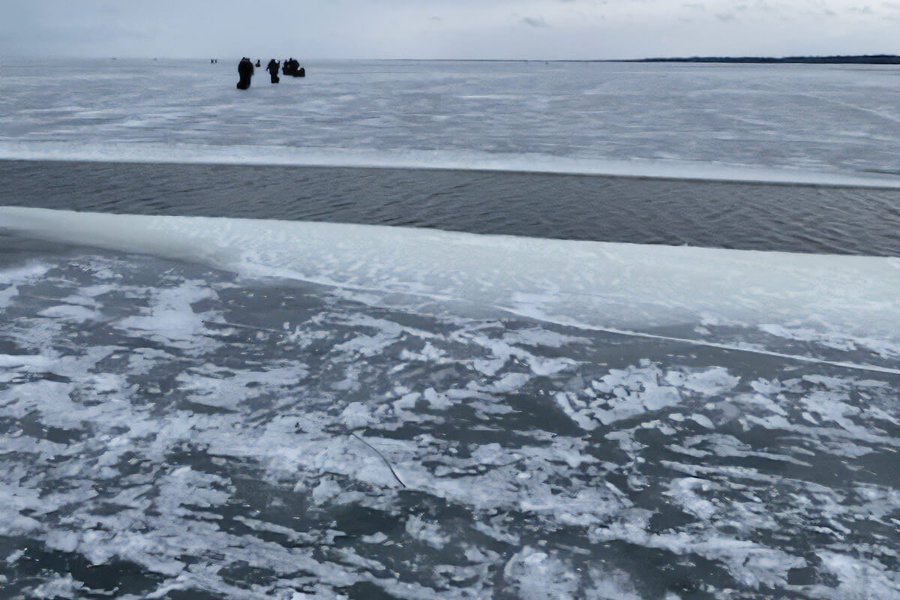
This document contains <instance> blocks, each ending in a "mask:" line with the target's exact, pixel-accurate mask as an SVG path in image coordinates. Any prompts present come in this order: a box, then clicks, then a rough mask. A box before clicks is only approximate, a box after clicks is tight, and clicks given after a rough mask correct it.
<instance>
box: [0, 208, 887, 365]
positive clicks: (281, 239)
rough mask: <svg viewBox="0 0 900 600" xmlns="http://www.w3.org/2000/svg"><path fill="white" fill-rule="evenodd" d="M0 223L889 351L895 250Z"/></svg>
mask: <svg viewBox="0 0 900 600" xmlns="http://www.w3.org/2000/svg"><path fill="white" fill-rule="evenodd" d="M0 227H2V228H3V229H5V230H7V231H11V232H17V233H20V234H25V235H28V236H34V237H37V238H42V239H47V240H53V241H62V242H68V243H74V244H81V245H90V246H93V247H99V248H105V249H108V250H116V251H121V252H135V253H148V254H155V255H157V256H162V257H167V258H174V259H180V260H192V261H199V262H202V263H205V264H208V265H212V266H216V267H218V268H223V269H227V270H230V271H233V272H236V273H239V274H241V275H244V276H249V277H271V278H276V279H277V278H285V279H293V280H301V281H306V282H311V283H316V284H322V285H328V286H336V287H339V288H341V289H343V290H345V291H347V292H348V293H355V294H358V295H359V297H360V298H369V299H374V300H376V301H377V302H378V303H382V304H385V305H392V306H427V305H433V306H435V307H438V308H439V307H440V306H442V305H453V306H455V307H456V308H457V309H460V308H462V309H464V310H465V311H467V312H468V313H473V314H477V313H478V312H479V311H490V312H493V313H496V312H498V311H500V312H506V313H509V314H515V315H518V316H524V317H529V318H534V319H539V320H544V321H549V322H554V323H558V324H564V325H571V326H575V327H587V328H593V329H615V330H620V331H623V332H626V333H627V332H634V333H643V334H646V335H660V336H663V337H665V336H666V334H665V332H664V331H663V330H662V328H666V327H671V326H677V325H691V326H694V325H697V326H699V325H701V324H715V325H718V326H723V325H735V326H740V327H759V328H761V330H763V331H765V332H767V333H770V334H774V335H779V336H780V337H785V338H793V337H795V336H793V334H792V333H791V332H792V331H794V330H801V331H804V332H805V334H804V335H805V337H806V338H810V339H814V338H819V339H834V340H838V341H840V342H841V343H842V344H844V345H846V344H847V338H848V336H849V337H851V338H852V340H853V342H852V344H851V346H852V345H853V344H856V345H862V346H865V347H869V348H871V349H873V351H875V352H876V353H878V354H881V355H882V356H885V357H891V356H893V357H896V356H897V355H898V352H900V350H898V348H900V318H898V316H900V260H897V259H896V258H884V257H859V256H830V255H810V254H791V253H780V252H754V251H737V250H722V249H707V248H691V247H668V246H650V245H634V244H613V243H603V242H579V241H560V240H546V239H533V238H517V237H509V236H484V235H473V234H465V233H451V232H443V231H426V230H421V229H405V228H392V227H380V226H365V225H345V224H331V223H307V222H286V221H267V220H252V219H214V218H202V217H169V216H161V217H153V216H136V215H112V214H99V213H75V212H69V211H53V210H45V209H31V208H18V207H2V208H0ZM436 309H437V308H436ZM696 337H697V338H698V339H699V338H700V337H701V336H696ZM838 345H839V344H838ZM746 349H748V350H750V349H751V348H750V346H749V345H748V346H747V348H746ZM759 350H762V351H765V349H764V348H759Z"/></svg>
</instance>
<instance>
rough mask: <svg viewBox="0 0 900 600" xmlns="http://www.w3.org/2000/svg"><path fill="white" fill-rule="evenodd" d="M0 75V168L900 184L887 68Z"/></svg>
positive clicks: (143, 70) (5, 67) (87, 66)
mask: <svg viewBox="0 0 900 600" xmlns="http://www.w3.org/2000/svg"><path fill="white" fill-rule="evenodd" d="M235 66H236V61H234V62H232V61H228V60H225V59H224V58H223V59H222V61H221V62H220V63H219V64H216V65H211V64H209V63H208V61H207V62H204V61H135V60H119V61H112V60H105V61H101V60H96V61H77V62H76V61H54V62H43V63H42V62H34V61H31V62H29V61H19V62H15V61H12V60H10V59H6V60H4V61H3V63H2V64H0V77H2V81H3V94H2V95H0V158H26V159H48V158H56V159H73V160H76V159H78V160H116V161H121V160H129V161H137V162H153V161H162V162H172V161H175V162H187V161H194V162H222V163H238V164H246V163H256V164H302V165H335V166H338V165H343V166H359V165H368V166H390V167H439V168H452V169H470V168H478V169H501V170H520V171H549V172H574V173H595V174H619V175H640V176H665V177H679V178H701V179H703V178H710V179H734V180H751V181H781V182H805V183H825V184H852V185H872V186H880V187H893V188H897V187H900V159H898V156H900V142H898V140H900V108H898V107H900V75H898V73H897V69H896V68H894V67H892V66H885V67H882V66H858V65H856V66H833V65H818V66H816V65H673V64H663V65H661V64H616V63H542V62H527V63H522V62H519V63H491V62H462V63H460V62H416V61H380V62H379V61H376V62H361V61H357V62H313V63H308V64H307V65H306V66H307V69H308V77H307V78H306V79H303V80H296V79H293V78H284V79H283V81H282V83H281V84H279V85H277V86H273V85H271V84H269V83H268V82H267V78H266V77H265V76H264V75H265V74H264V73H260V74H258V75H257V76H256V77H255V78H254V83H253V87H251V88H250V90H249V91H248V92H246V93H240V92H238V91H236V90H235V89H234V85H235V82H236V72H235V71H236V68H235Z"/></svg>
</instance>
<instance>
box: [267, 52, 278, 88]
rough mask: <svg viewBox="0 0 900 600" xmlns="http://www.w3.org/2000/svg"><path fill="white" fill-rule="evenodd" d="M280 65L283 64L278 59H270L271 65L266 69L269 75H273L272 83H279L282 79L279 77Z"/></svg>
mask: <svg viewBox="0 0 900 600" xmlns="http://www.w3.org/2000/svg"><path fill="white" fill-rule="evenodd" d="M280 66H281V65H280V64H278V61H277V60H275V59H274V58H273V59H272V60H270V61H269V65H268V66H267V67H266V71H268V72H269V75H271V77H272V83H278V82H279V81H281V80H280V79H279V78H278V68H279V67H280Z"/></svg>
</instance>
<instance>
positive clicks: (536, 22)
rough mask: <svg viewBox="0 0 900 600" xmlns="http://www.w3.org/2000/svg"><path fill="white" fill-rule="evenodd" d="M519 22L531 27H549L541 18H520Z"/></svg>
mask: <svg viewBox="0 0 900 600" xmlns="http://www.w3.org/2000/svg"><path fill="white" fill-rule="evenodd" d="M520 22H522V23H524V24H525V25H530V26H531V27H550V24H549V23H548V22H547V21H546V20H545V19H544V18H543V17H522V18H521V19H520Z"/></svg>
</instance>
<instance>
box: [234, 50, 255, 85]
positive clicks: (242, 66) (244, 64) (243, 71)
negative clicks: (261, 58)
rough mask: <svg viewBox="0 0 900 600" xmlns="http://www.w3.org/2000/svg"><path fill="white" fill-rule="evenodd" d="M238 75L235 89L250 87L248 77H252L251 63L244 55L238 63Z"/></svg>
mask: <svg viewBox="0 0 900 600" xmlns="http://www.w3.org/2000/svg"><path fill="white" fill-rule="evenodd" d="M238 75H239V76H240V78H241V80H240V81H238V84H237V89H239V90H246V89H248V88H249V87H250V79H251V78H252V77H253V63H252V62H250V59H249V58H247V57H246V56H245V57H244V58H242V59H241V62H239V63H238Z"/></svg>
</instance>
